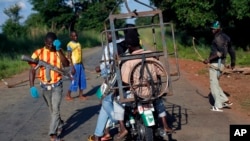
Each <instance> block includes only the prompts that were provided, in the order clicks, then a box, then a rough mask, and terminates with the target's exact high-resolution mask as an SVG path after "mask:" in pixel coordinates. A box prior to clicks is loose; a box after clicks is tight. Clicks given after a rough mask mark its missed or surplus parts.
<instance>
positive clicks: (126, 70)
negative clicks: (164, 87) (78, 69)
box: [121, 30, 173, 134]
mask: <svg viewBox="0 0 250 141" xmlns="http://www.w3.org/2000/svg"><path fill="white" fill-rule="evenodd" d="M125 44H126V46H127V48H128V51H129V53H130V54H143V53H149V52H151V51H149V50H147V51H145V50H144V49H142V47H141V46H140V39H139V37H138V34H137V33H136V32H134V31H133V30H130V31H129V32H127V33H126V35H125ZM150 59H151V60H155V61H158V60H157V59H155V58H150ZM140 61H141V59H134V60H128V61H126V62H124V63H123V64H122V66H121V75H122V81H123V83H125V84H129V79H130V78H129V74H130V72H131V71H132V69H133V67H134V66H135V65H136V64H137V63H138V62H140ZM144 90H145V89H144ZM147 92H148V91H147ZM147 92H145V91H143V89H142V93H147ZM155 109H156V111H157V113H158V116H159V117H160V118H161V120H162V124H163V127H164V131H165V132H166V133H168V134H171V133H172V132H173V131H172V129H171V128H170V127H169V126H168V124H167V120H166V110H165V106H164V104H163V100H162V99H160V98H159V99H157V101H156V105H155Z"/></svg>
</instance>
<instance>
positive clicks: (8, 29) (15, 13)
mask: <svg viewBox="0 0 250 141" xmlns="http://www.w3.org/2000/svg"><path fill="white" fill-rule="evenodd" d="M20 10H21V7H20V6H19V5H18V4H14V5H13V6H11V7H9V8H7V9H4V11H3V12H4V14H6V15H7V16H8V17H9V19H8V20H7V21H6V22H5V23H4V24H3V28H2V29H3V33H4V34H5V35H7V37H18V36H20V35H23V34H25V28H24V27H23V26H22V25H20V19H22V18H23V17H22V16H20Z"/></svg>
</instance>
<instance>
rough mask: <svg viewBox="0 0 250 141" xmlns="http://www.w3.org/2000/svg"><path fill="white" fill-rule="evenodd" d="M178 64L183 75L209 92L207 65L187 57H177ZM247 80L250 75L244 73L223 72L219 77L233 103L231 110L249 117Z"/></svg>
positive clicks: (249, 104)
mask: <svg viewBox="0 0 250 141" xmlns="http://www.w3.org/2000/svg"><path fill="white" fill-rule="evenodd" d="M179 65H180V70H182V71H183V72H185V73H183V75H184V77H186V78H187V79H188V80H189V81H190V82H191V83H193V84H194V85H196V86H197V87H200V88H201V89H204V90H205V91H206V92H207V94H209V93H210V90H209V74H208V67H207V66H206V65H205V64H203V63H202V62H197V61H192V60H187V59H179ZM236 68H237V66H236ZM249 82H250V75H244V74H242V73H232V74H225V75H222V76H221V78H220V84H221V87H222V89H223V90H224V91H225V92H226V93H227V94H228V96H229V99H230V100H231V101H233V103H234V105H233V107H232V110H233V111H234V112H236V113H237V114H239V115H242V116H243V117H245V118H249V119H250V87H249Z"/></svg>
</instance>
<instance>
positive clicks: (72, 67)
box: [71, 66, 76, 75]
mask: <svg viewBox="0 0 250 141" xmlns="http://www.w3.org/2000/svg"><path fill="white" fill-rule="evenodd" d="M75 73H76V69H75V67H74V66H71V74H72V75H74V74H75Z"/></svg>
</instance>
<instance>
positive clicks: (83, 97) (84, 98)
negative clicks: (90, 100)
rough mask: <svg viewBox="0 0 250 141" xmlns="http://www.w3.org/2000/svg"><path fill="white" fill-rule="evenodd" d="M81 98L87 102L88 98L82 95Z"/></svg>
mask: <svg viewBox="0 0 250 141" xmlns="http://www.w3.org/2000/svg"><path fill="white" fill-rule="evenodd" d="M79 98H80V99H81V100H87V97H86V96H83V95H80V96H79Z"/></svg>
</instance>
